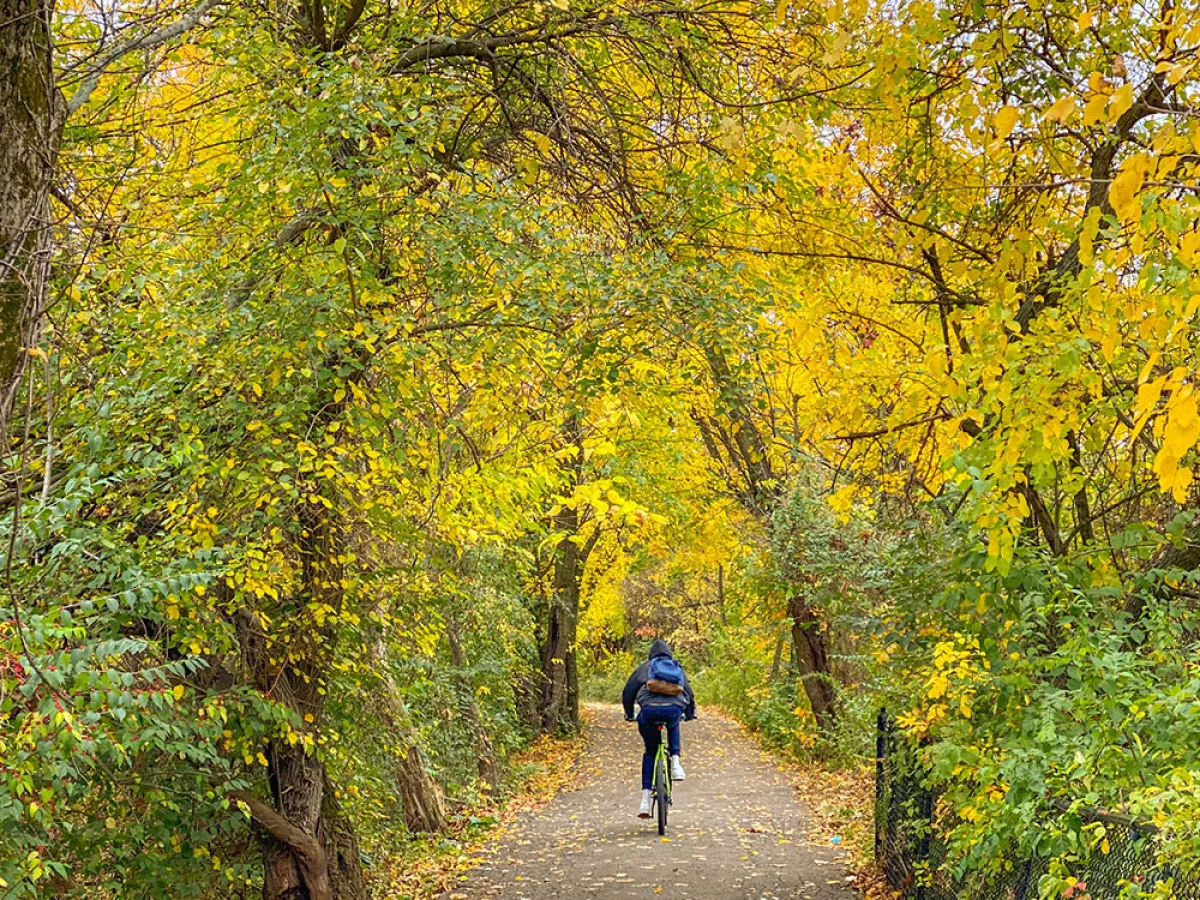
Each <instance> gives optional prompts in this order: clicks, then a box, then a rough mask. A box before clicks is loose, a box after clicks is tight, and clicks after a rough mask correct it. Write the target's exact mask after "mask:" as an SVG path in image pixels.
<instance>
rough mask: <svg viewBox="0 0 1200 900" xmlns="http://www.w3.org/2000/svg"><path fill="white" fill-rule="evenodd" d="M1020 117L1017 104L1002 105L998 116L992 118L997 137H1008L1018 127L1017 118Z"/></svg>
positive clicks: (1002, 138) (1001, 138)
mask: <svg viewBox="0 0 1200 900" xmlns="http://www.w3.org/2000/svg"><path fill="white" fill-rule="evenodd" d="M1019 117H1020V113H1018V112H1017V108H1016V107H1015V106H1002V107H1000V109H999V111H998V112H997V113H996V117H995V118H994V119H993V120H992V125H993V126H994V127H995V129H996V137H998V138H999V139H1000V140H1004V139H1005V138H1006V137H1008V136H1009V135H1010V134H1012V132H1013V129H1014V128H1016V127H1017V119H1018V118H1019Z"/></svg>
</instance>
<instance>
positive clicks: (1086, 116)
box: [1083, 94, 1108, 126]
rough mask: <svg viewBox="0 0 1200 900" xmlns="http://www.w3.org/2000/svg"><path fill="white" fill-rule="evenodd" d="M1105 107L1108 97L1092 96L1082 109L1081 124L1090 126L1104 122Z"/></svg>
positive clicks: (1103, 95)
mask: <svg viewBox="0 0 1200 900" xmlns="http://www.w3.org/2000/svg"><path fill="white" fill-rule="evenodd" d="M1107 105H1108V97H1107V96H1106V95H1105V94H1093V95H1092V99H1091V100H1089V101H1088V102H1087V105H1086V106H1085V107H1084V108H1083V124H1084V125H1087V126H1092V125H1095V124H1097V123H1099V122H1102V121H1104V108H1105V107H1106V106H1107Z"/></svg>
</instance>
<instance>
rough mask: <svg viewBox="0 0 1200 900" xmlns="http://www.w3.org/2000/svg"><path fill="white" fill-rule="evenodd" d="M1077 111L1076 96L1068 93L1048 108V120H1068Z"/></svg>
mask: <svg viewBox="0 0 1200 900" xmlns="http://www.w3.org/2000/svg"><path fill="white" fill-rule="evenodd" d="M1074 113H1075V97H1074V96H1073V95H1071V94H1067V96H1065V97H1061V98H1060V99H1059V100H1058V101H1057V102H1056V103H1055V104H1054V105H1053V106H1051V107H1050V108H1049V109H1048V110H1046V121H1048V122H1066V121H1067V120H1068V119H1070V118H1071V116H1072V115H1074Z"/></svg>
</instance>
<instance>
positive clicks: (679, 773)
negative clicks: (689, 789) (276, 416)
mask: <svg viewBox="0 0 1200 900" xmlns="http://www.w3.org/2000/svg"><path fill="white" fill-rule="evenodd" d="M685 778H687V775H686V774H685V773H684V771H683V766H682V765H681V764H680V762H679V757H678V756H672V757H671V780H672V781H683V779H685Z"/></svg>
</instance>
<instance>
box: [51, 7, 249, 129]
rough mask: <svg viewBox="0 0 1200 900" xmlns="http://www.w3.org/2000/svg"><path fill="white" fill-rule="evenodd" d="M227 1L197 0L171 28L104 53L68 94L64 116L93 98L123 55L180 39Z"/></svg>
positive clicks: (76, 110) (168, 27)
mask: <svg viewBox="0 0 1200 900" xmlns="http://www.w3.org/2000/svg"><path fill="white" fill-rule="evenodd" d="M226 2H228V0H200V3H198V4H197V5H196V6H195V7H193V8H192V10H191V12H189V13H186V14H185V15H183V16H182V17H180V18H179V19H178V20H176V21H175V22H172V23H171V24H170V25H164V26H163V27H162V28H157V29H155V30H154V31H151V32H148V33H147V34H143V35H141V36H140V37H136V38H134V39H132V40H129V41H126V42H125V43H123V44H119V45H117V46H116V47H115V48H113V49H112V50H110V51H109V52H108V53H106V54H104V56H103V57H101V59H100V61H99V62H97V63H96V64H95V65H94V66H92V69H91V72H89V73H88V76H87V77H86V78H84V79H83V81H82V82H80V84H79V87H78V88H77V89H76V91H75V93H74V94H72V95H71V99H70V100H68V101H67V115H68V116H71V115H74V114H75V113H76V112H78V111H79V110H80V109H81V108H82V107H83V105H84V104H85V103H87V102H88V100H89V99H90V98H91V96H92V92H93V91H95V90H96V85H98V84H99V83H100V76H101V75H103V74H104V70H105V69H107V68H108V67H109V66H111V65H112V64H113V63H114V62H116V61H117V60H118V59H120V58H121V57H122V56H124V55H125V54H127V53H132V52H133V51H135V50H149V49H150V48H151V47H158V46H159V45H161V44H165V43H166V42H167V41H170V40H173V39H174V38H177V37H179V36H180V35H181V34H183V33H184V32H185V31H188V30H190V29H192V28H194V27H196V25H198V24H199V23H200V20H201V19H203V18H204V16H205V14H206V13H208V11H209V10H211V9H213V8H215V7H217V6H221V5H222V4H224V3H226Z"/></svg>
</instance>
